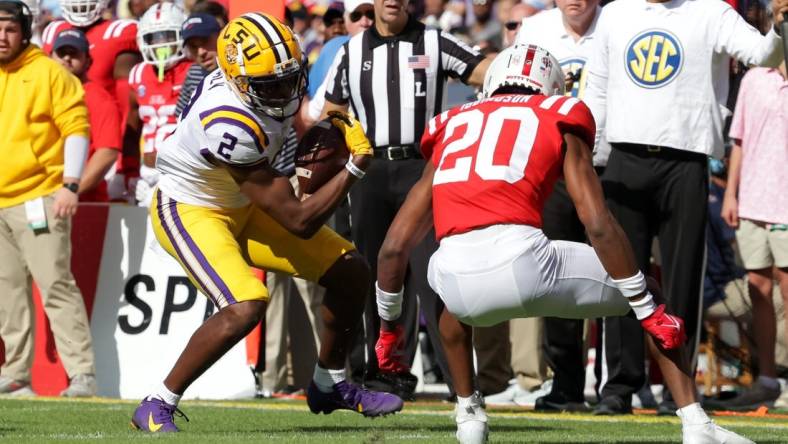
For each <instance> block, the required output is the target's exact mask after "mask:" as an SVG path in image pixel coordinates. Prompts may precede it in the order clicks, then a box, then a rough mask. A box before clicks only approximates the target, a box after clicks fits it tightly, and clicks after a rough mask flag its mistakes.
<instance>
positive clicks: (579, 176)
mask: <svg viewBox="0 0 788 444" xmlns="http://www.w3.org/2000/svg"><path fill="white" fill-rule="evenodd" d="M564 143H565V146H566V154H565V156H564V179H565V180H566V189H567V191H568V192H569V196H570V197H571V198H572V201H573V202H574V204H575V208H577V215H578V217H579V218H580V221H581V222H583V225H584V226H585V227H586V232H587V234H588V238H589V240H590V241H591V245H592V246H593V247H594V251H596V254H597V256H598V257H599V260H600V262H602V266H603V267H605V270H606V271H607V272H608V274H609V275H610V277H611V278H612V279H613V282H614V283H615V284H616V286H618V289H619V290H620V291H621V294H623V295H624V296H625V297H626V298H627V299H628V300H629V305H630V307H632V310H633V311H634V312H635V316H637V318H638V320H640V322H641V325H643V328H644V329H645V330H646V331H647V332H648V333H649V334H650V335H651V336H653V337H654V339H655V340H656V341H657V342H658V343H659V344H660V345H661V346H662V347H663V348H665V349H673V348H677V347H679V346H681V344H682V343H684V341H685V339H686V335H685V332H684V328H683V324H684V322H683V321H682V320H681V319H680V318H678V317H676V316H671V315H668V314H666V313H665V306H664V305H660V306H657V305H656V303H655V302H654V299H653V296H652V295H651V293H649V291H648V290H647V289H646V279H645V276H643V273H642V272H641V271H640V270H638V268H637V264H636V262H635V255H634V253H633V252H632V246H631V245H630V243H629V240H628V239H627V237H626V235H625V234H624V230H622V229H621V226H620V225H619V224H618V222H616V220H615V219H614V218H613V215H612V214H610V211H609V210H608V209H607V206H606V205H605V201H604V197H603V194H602V186H601V185H600V183H599V178H598V177H597V175H596V171H594V165H593V162H592V157H593V155H592V153H591V149H590V148H589V147H588V145H587V144H586V143H585V142H584V141H583V140H582V139H580V138H579V137H577V136H575V135H573V134H565V135H564Z"/></svg>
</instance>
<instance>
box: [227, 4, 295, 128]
mask: <svg viewBox="0 0 788 444" xmlns="http://www.w3.org/2000/svg"><path fill="white" fill-rule="evenodd" d="M216 49H217V58H218V59H219V60H218V61H219V67H220V69H221V70H222V72H223V73H224V77H225V79H226V80H227V82H228V83H229V84H230V87H231V88H232V90H233V91H235V93H236V94H237V95H238V97H240V98H241V100H242V101H243V102H244V103H246V104H247V106H249V107H250V108H252V109H253V110H255V111H260V112H263V113H265V114H267V115H269V116H271V117H273V118H276V119H280V120H281V119H285V118H287V117H290V116H293V115H295V113H296V112H297V111H298V107H299V106H300V105H301V99H303V97H304V92H305V91H306V57H304V54H303V51H302V50H301V44H300V42H299V41H298V38H297V37H296V36H295V33H293V31H292V30H291V29H290V28H288V27H287V26H285V25H284V24H282V23H281V22H280V21H279V20H277V19H276V18H274V17H272V16H270V15H268V14H263V13H256V12H251V13H247V14H244V15H242V16H240V17H237V18H235V19H233V20H232V21H230V23H228V24H227V26H225V27H224V29H223V30H222V32H221V34H220V35H219V39H218V42H217V45H216Z"/></svg>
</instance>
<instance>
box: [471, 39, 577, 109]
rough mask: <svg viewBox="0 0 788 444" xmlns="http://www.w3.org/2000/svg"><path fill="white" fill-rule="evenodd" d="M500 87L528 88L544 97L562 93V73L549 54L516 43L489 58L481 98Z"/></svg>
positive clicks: (556, 61) (541, 49) (538, 48)
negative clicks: (491, 59) (490, 61)
mask: <svg viewBox="0 0 788 444" xmlns="http://www.w3.org/2000/svg"><path fill="white" fill-rule="evenodd" d="M503 86H522V87H526V88H531V89H533V90H534V91H537V92H539V94H544V95H545V96H554V95H563V94H564V72H563V71H562V70H561V65H560V64H559V63H558V60H556V58H555V57H553V55H552V54H550V53H549V52H547V50H546V49H544V48H540V47H538V46H536V45H523V44H516V45H513V46H510V47H508V48H506V49H504V50H503V51H501V52H500V53H499V54H498V55H497V56H496V57H495V59H493V61H492V63H491V64H490V67H489V68H488V69H487V75H485V76H484V86H483V89H482V95H483V97H485V98H487V97H490V96H492V95H493V93H494V92H495V91H496V90H498V89H499V88H501V87H503Z"/></svg>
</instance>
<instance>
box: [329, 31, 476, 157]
mask: <svg viewBox="0 0 788 444" xmlns="http://www.w3.org/2000/svg"><path fill="white" fill-rule="evenodd" d="M482 60H483V57H482V56H481V55H480V54H479V53H478V52H476V51H474V50H473V49H471V48H470V47H468V46H467V45H465V44H464V43H462V42H461V41H459V40H457V39H456V38H455V37H454V36H452V35H450V34H448V33H445V32H443V31H440V30H436V29H427V28H426V27H425V26H424V24H422V23H420V22H419V21H417V20H415V19H414V18H413V17H409V18H408V23H407V25H406V26H405V28H404V29H403V30H402V32H400V33H399V34H397V35H396V36H391V37H382V36H381V35H380V34H379V33H378V32H377V30H376V29H375V27H374V26H373V27H371V28H370V29H368V30H366V31H364V32H362V33H359V34H357V35H355V36H353V38H351V39H350V41H348V42H347V43H345V44H344V45H342V48H340V50H339V52H338V53H337V55H336V57H335V58H334V63H333V64H332V65H331V68H330V69H329V72H328V75H327V77H326V81H327V82H328V83H327V84H326V85H327V88H326V100H328V101H330V102H332V103H335V104H339V105H345V104H347V103H350V106H352V108H353V113H354V114H355V115H356V116H357V117H358V119H359V121H360V122H361V125H362V126H363V127H364V131H365V132H366V133H367V137H369V139H370V141H371V142H372V144H373V145H374V146H376V147H385V146H397V145H406V144H418V142H419V140H420V139H421V135H422V133H423V132H424V127H425V125H426V124H427V122H428V121H429V119H431V118H432V117H433V116H435V115H436V114H439V113H440V112H441V111H442V110H443V108H444V105H445V101H446V80H447V78H448V76H451V77H454V78H459V79H460V80H462V81H463V82H466V81H467V79H468V77H469V76H470V75H471V73H472V72H473V69H474V68H475V67H476V65H478V64H479V62H481V61H482Z"/></svg>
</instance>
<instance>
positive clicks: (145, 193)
mask: <svg viewBox="0 0 788 444" xmlns="http://www.w3.org/2000/svg"><path fill="white" fill-rule="evenodd" d="M134 197H135V198H136V199H137V206H140V207H150V203H151V200H153V187H152V186H150V185H148V182H146V181H144V180H138V181H137V186H136V187H135V190H134Z"/></svg>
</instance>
